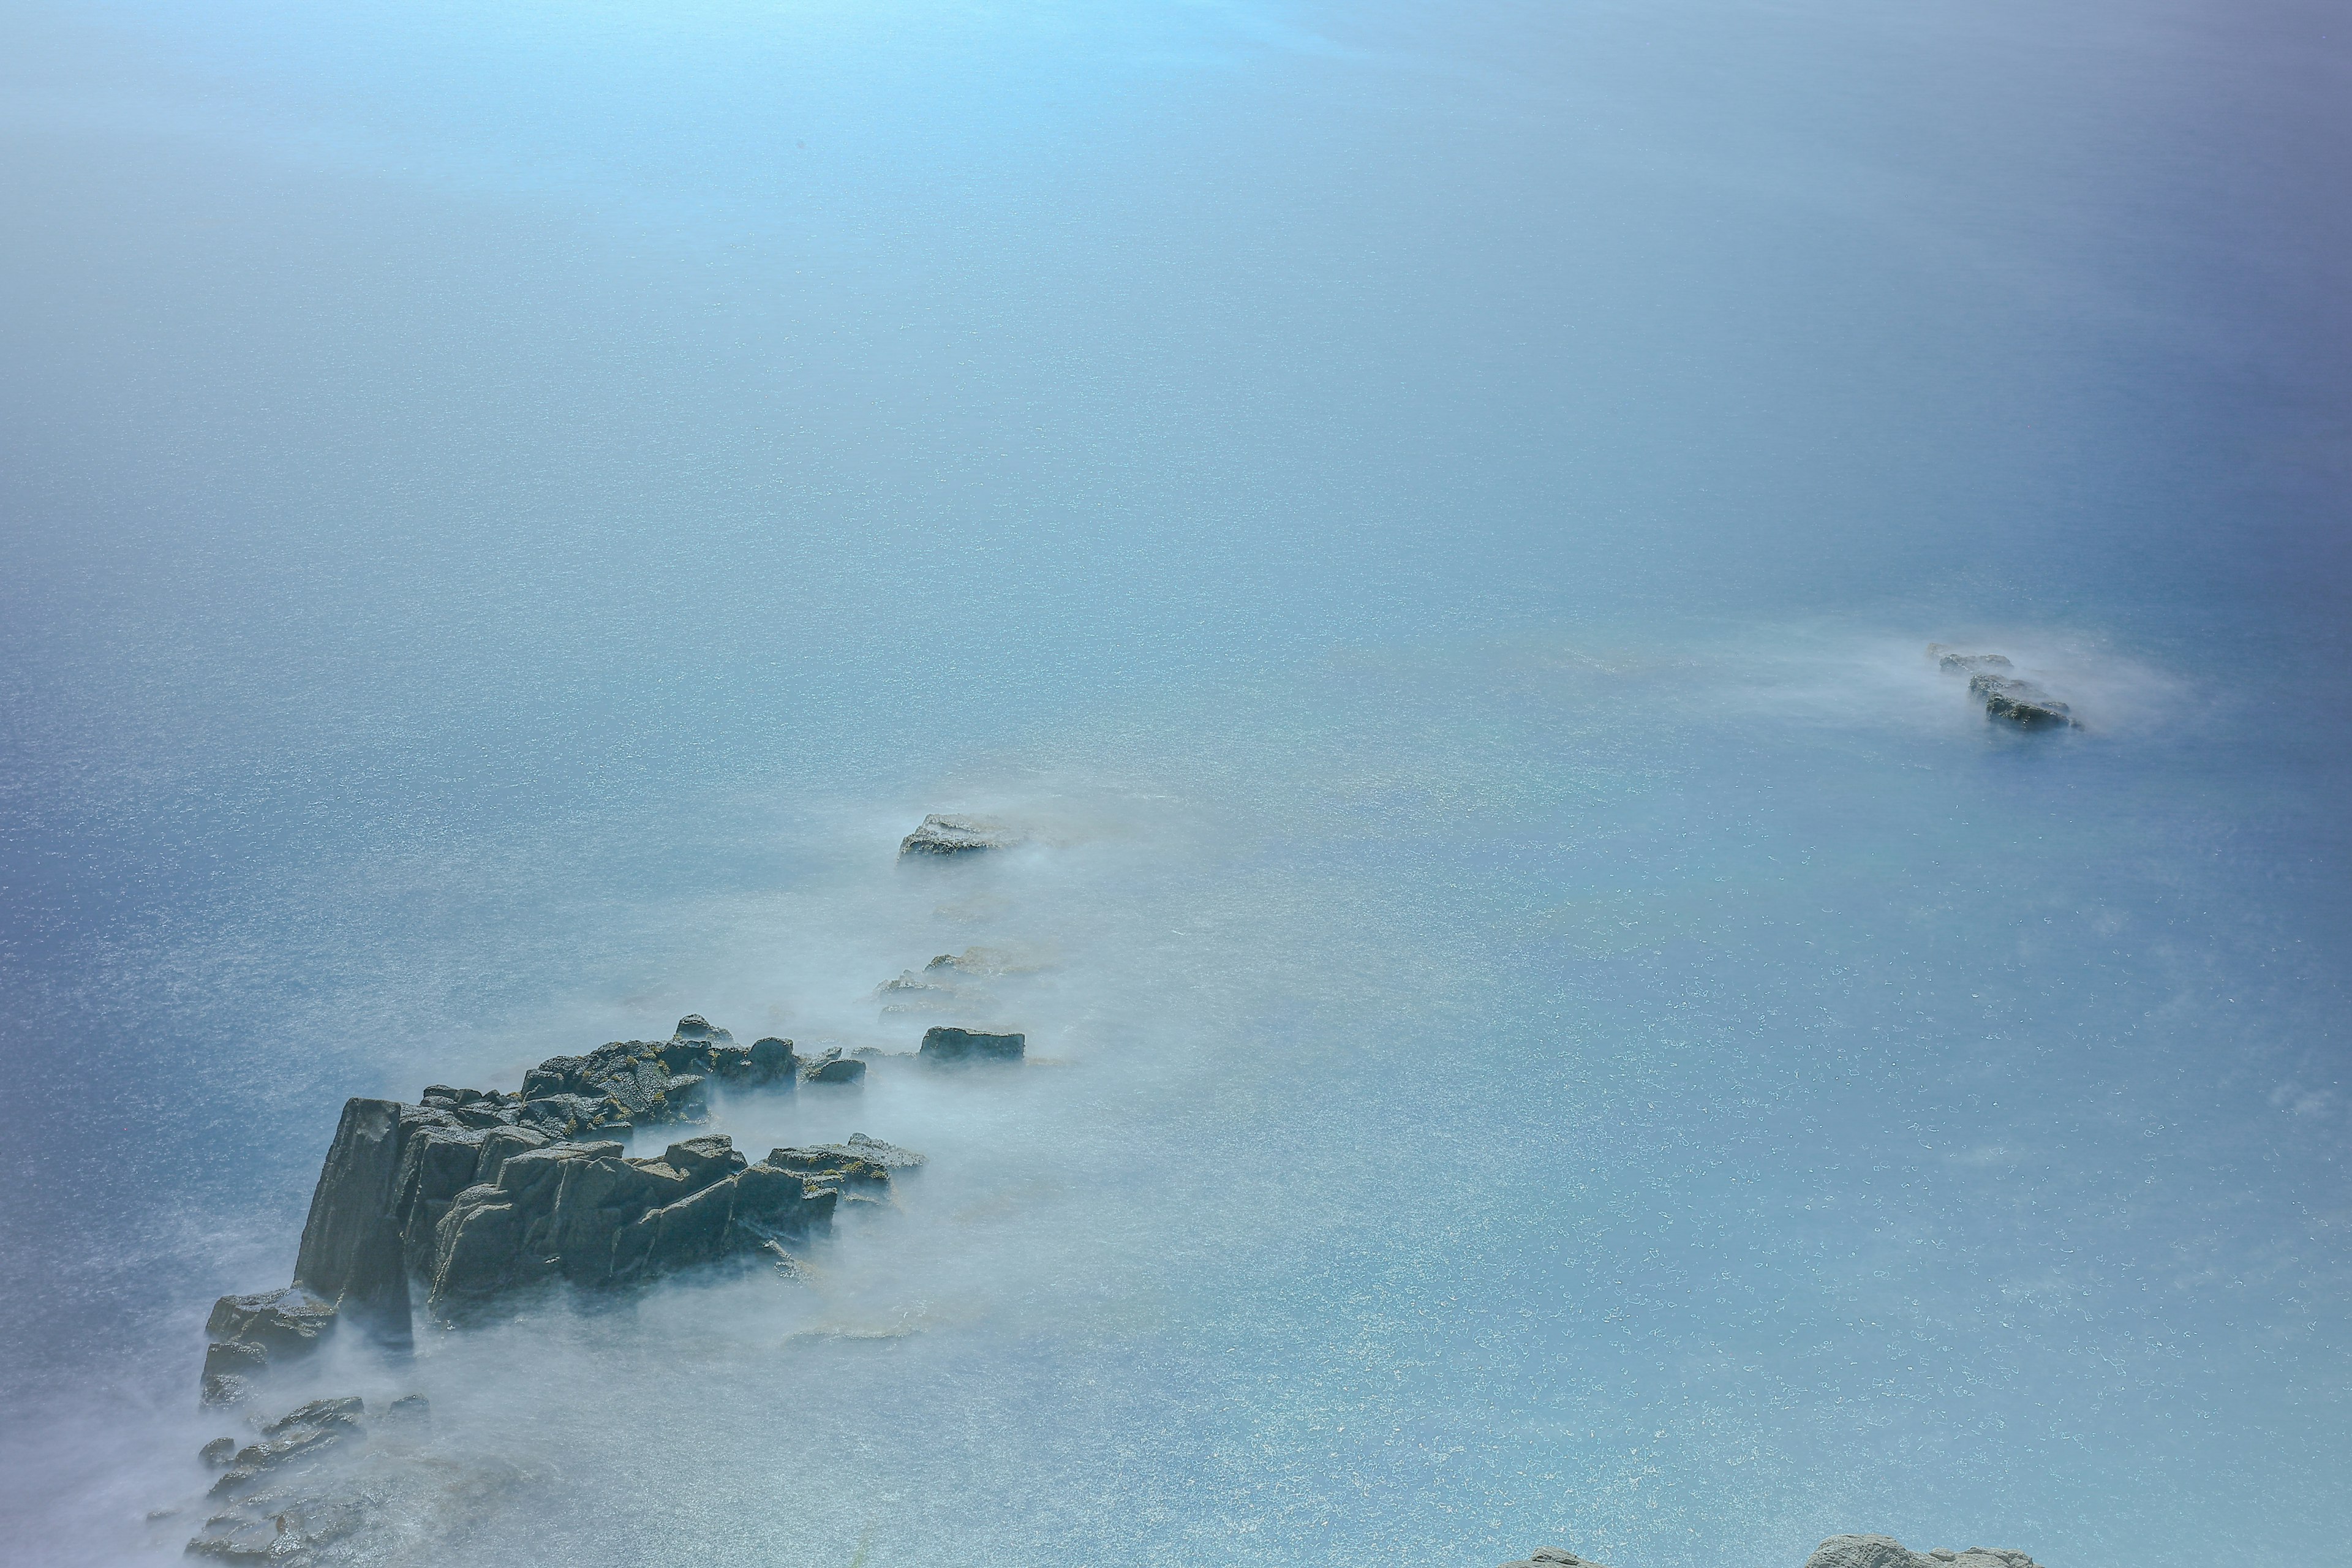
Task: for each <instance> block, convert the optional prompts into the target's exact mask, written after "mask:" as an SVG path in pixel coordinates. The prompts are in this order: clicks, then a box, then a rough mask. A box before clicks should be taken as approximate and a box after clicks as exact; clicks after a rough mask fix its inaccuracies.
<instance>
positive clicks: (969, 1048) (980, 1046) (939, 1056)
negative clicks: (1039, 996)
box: [916, 1028, 1028, 1067]
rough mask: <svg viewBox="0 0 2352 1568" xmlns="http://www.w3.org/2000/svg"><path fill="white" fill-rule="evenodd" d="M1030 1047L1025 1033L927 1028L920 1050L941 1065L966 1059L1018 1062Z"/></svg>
mask: <svg viewBox="0 0 2352 1568" xmlns="http://www.w3.org/2000/svg"><path fill="white" fill-rule="evenodd" d="M1027 1048H1028V1037H1027V1036H1025V1035H982V1034H976V1033H974V1032H973V1031H971V1030H970V1029H950V1028H940V1029H926V1030H924V1031H923V1048H922V1049H921V1050H920V1051H919V1052H917V1053H916V1054H917V1055H918V1056H919V1057H920V1058H921V1059H922V1060H924V1061H926V1062H929V1063H930V1064H931V1065H933V1066H935V1067H937V1066H950V1065H958V1064H961V1063H964V1062H1017V1061H1019V1060H1020V1059H1021V1058H1022V1056H1023V1054H1024V1052H1025V1051H1026V1050H1027Z"/></svg>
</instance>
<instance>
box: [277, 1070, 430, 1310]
mask: <svg viewBox="0 0 2352 1568" xmlns="http://www.w3.org/2000/svg"><path fill="white" fill-rule="evenodd" d="M404 1109H405V1108H404V1107H403V1106H401V1105H400V1104H398V1103H397V1102H395V1101H393V1100H346V1101H344V1102H343V1115H342V1120H341V1122H339V1123H338V1124H337V1125H336V1128H335V1141H334V1142H333V1143H332V1144H331V1146H330V1147H329V1148H328V1150H327V1162H326V1164H325V1166H324V1167H323V1168H322V1169H321V1170H320V1172H319V1184H318V1186H317V1188H316V1189H315V1190H314V1191H313V1192H312V1193H311V1194H310V1217H309V1218H308V1219H307V1220H306V1221H304V1223H303V1226H302V1248H301V1251H300V1253H299V1255H298V1256H297V1257H296V1258H295V1259H294V1283H295V1284H296V1285H298V1286H299V1287H300V1288H302V1289H306V1290H308V1291H310V1293H311V1294H312V1295H314V1296H317V1297H318V1298H319V1299H320V1300H323V1301H326V1302H328V1303H330V1304H331V1305H332V1306H333V1307H334V1308H335V1309H336V1310H337V1312H338V1314H339V1315H340V1316H341V1319H342V1320H343V1321H345V1322H347V1323H351V1322H356V1323H358V1324H360V1325H362V1326H363V1327H364V1328H365V1329H367V1330H368V1331H370V1332H372V1333H373V1334H375V1335H376V1336H377V1337H378V1338H380V1339H382V1340H383V1341H384V1342H387V1343H405V1342H407V1340H408V1337H409V1320H408V1270H407V1268H406V1267H405V1266H404V1264H403V1262H402V1261H401V1252H400V1224H399V1221H398V1220H397V1219H396V1218H395V1217H394V1194H395V1193H396V1191H397V1186H398V1180H399V1175H400V1157H401V1132H402V1120H401V1112H402V1111H403V1110H404Z"/></svg>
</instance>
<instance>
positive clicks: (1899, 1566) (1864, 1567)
mask: <svg viewBox="0 0 2352 1568" xmlns="http://www.w3.org/2000/svg"><path fill="white" fill-rule="evenodd" d="M1947 1565H1949V1568H2036V1565H2035V1563H2034V1561H2033V1559H2032V1558H2031V1557H2029V1556H2027V1555H2026V1554H2025V1553H2024V1552H2016V1551H2011V1550H2008V1549H2005V1548H1995V1547H1985V1546H1971V1547H1969V1549H1968V1550H1967V1551H1966V1552H1950V1551H1944V1550H1937V1551H1934V1552H1913V1551H1910V1550H1909V1549H1907V1548H1906V1547H1905V1546H1904V1544H1903V1543H1902V1542H1899V1541H1896V1540H1895V1538H1894V1537H1892V1536H1887V1535H1832V1536H1831V1537H1830V1538H1829V1539H1828V1540H1827V1541H1824V1542H1822V1543H1821V1545H1820V1546H1818V1547H1817V1548H1815V1549H1814V1552H1813V1554H1812V1555H1811V1557H1808V1558H1807V1559H1805V1568H1947Z"/></svg>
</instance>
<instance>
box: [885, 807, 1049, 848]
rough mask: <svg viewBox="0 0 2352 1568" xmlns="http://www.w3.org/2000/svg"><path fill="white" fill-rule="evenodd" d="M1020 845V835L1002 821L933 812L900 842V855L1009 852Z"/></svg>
mask: <svg viewBox="0 0 2352 1568" xmlns="http://www.w3.org/2000/svg"><path fill="white" fill-rule="evenodd" d="M1021 842H1022V837H1021V835H1020V834H1019V833H1017V832H1015V831H1014V830H1013V829H1012V828H1010V827H1007V826H1005V825H1004V824H1003V823H1001V822H989V821H985V820H983V819H982V818H980V817H977V816H942V815H940V813H937V812H934V813H932V814H931V815H930V816H926V817H925V818H923V825H922V826H920V827H918V828H917V829H915V831H914V832H912V833H909V834H908V835H907V837H904V838H902V839H900V840H899V841H898V853H899V854H901V855H969V854H972V853H974V852H976V851H978V850H982V849H1010V848H1012V847H1013V846H1014V845H1016V844H1019V843H1021Z"/></svg>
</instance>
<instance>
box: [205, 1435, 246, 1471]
mask: <svg viewBox="0 0 2352 1568" xmlns="http://www.w3.org/2000/svg"><path fill="white" fill-rule="evenodd" d="M235 1455H236V1438H234V1437H215V1438H214V1439H213V1440H212V1441H211V1442H209V1443H207V1444H205V1446H204V1447H201V1448H199V1449H197V1450H196V1458H198V1459H200V1460H202V1461H203V1462H204V1464H205V1467H206V1468H210V1469H215V1470H217V1469H219V1468H221V1467H222V1466H224V1465H226V1464H227V1463H228V1462H229V1460H230V1459H231V1458H233V1457H234V1456H235Z"/></svg>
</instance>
